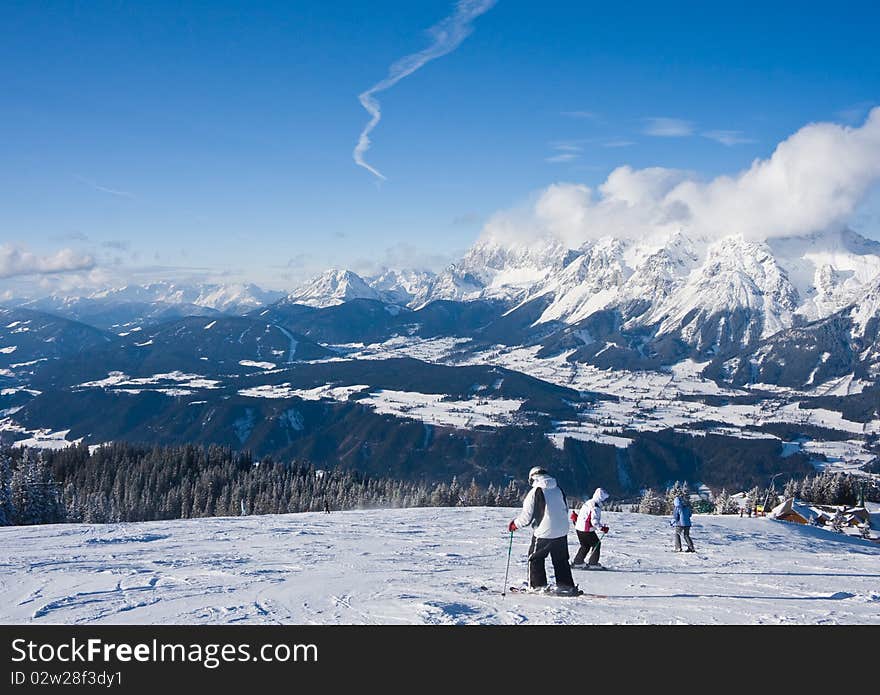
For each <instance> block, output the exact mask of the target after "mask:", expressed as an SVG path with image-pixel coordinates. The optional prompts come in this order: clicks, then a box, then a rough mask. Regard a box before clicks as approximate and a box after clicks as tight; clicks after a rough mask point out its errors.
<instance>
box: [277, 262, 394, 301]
mask: <svg viewBox="0 0 880 695" xmlns="http://www.w3.org/2000/svg"><path fill="white" fill-rule="evenodd" d="M352 299H373V300H376V301H382V297H381V296H380V295H379V293H378V292H377V291H376V290H375V289H373V288H372V287H370V286H369V285H368V284H367V282H366V280H364V279H363V278H362V277H361V276H360V275H358V274H357V273H354V272H352V271H350V270H339V269H331V270H327V271H325V272H323V273H321V274H320V275H317V276H315V277H313V278H312V279H311V280H309V281H308V282H307V283H305V284H304V285H302V286H301V287H298V288H297V289H295V290H294V291H293V292H291V293H290V294H289V295H287V301H288V302H290V303H291V304H305V305H306V306H313V307H318V308H321V307H328V306H336V305H337V304H342V303H343V302H348V301H351V300H352Z"/></svg>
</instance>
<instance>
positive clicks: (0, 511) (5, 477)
mask: <svg viewBox="0 0 880 695" xmlns="http://www.w3.org/2000/svg"><path fill="white" fill-rule="evenodd" d="M15 518H16V513H15V507H14V506H13V504H12V459H11V458H10V457H9V455H8V454H4V453H2V452H0V526H11V525H12V524H14V523H15Z"/></svg>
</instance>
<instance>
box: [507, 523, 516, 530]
mask: <svg viewBox="0 0 880 695" xmlns="http://www.w3.org/2000/svg"><path fill="white" fill-rule="evenodd" d="M507 530H508V531H510V532H511V533H513V532H514V531H516V524H515V523H514V522H513V521H511V522H510V523H509V524H508V525H507Z"/></svg>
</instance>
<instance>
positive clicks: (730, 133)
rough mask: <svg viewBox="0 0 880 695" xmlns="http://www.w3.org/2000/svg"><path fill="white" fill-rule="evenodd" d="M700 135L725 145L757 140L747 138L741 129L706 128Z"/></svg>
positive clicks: (748, 142) (743, 143)
mask: <svg viewBox="0 0 880 695" xmlns="http://www.w3.org/2000/svg"><path fill="white" fill-rule="evenodd" d="M702 136H703V137H704V138H709V139H710V140H714V141H715V142H720V143H721V144H722V145H727V146H728V147H732V146H733V145H747V144H751V143H754V142H757V141H756V140H755V139H754V138H749V137H746V136H745V135H743V132H742V131H741V130H707V131H706V132H705V133H702Z"/></svg>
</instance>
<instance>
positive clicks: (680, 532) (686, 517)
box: [669, 497, 696, 553]
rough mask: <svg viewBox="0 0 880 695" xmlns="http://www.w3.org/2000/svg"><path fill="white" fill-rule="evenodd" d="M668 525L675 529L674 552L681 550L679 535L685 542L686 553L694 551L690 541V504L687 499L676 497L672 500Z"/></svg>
mask: <svg viewBox="0 0 880 695" xmlns="http://www.w3.org/2000/svg"><path fill="white" fill-rule="evenodd" d="M669 525H670V526H672V527H673V528H674V529H675V552H677V553H680V552H681V537H682V536H684V540H685V542H686V543H687V550H685V552H686V553H693V552H696V551H695V550H694V544H693V541H691V506H690V504H689V503H688V501H687V500H685V499H682V498H681V497H676V498H675V502H673V510H672V519H671V520H670V522H669Z"/></svg>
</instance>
